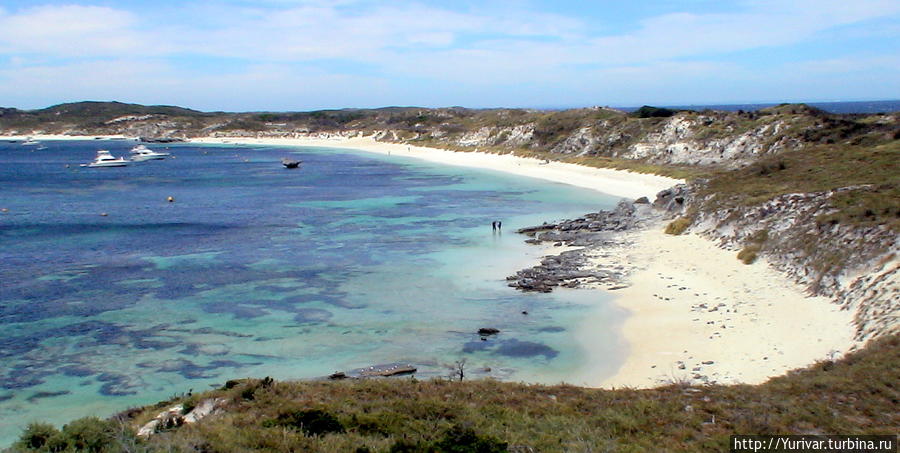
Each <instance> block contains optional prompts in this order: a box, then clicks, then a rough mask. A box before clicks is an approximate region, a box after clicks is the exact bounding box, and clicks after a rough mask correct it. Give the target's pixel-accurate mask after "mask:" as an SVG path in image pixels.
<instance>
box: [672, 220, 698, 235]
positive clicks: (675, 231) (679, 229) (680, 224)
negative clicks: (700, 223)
mask: <svg viewBox="0 0 900 453" xmlns="http://www.w3.org/2000/svg"><path fill="white" fill-rule="evenodd" d="M693 222H694V219H691V218H690V217H679V218H677V219H675V220H673V221H672V222H670V223H669V224H668V225H666V234H671V235H674V236H678V235H679V234H681V233H684V232H685V230H687V229H688V227H689V226H691V223H693Z"/></svg>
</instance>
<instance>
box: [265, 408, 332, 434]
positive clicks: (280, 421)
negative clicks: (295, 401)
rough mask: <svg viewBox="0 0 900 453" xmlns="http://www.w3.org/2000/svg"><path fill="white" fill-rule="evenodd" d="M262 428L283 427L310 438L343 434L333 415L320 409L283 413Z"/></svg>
mask: <svg viewBox="0 0 900 453" xmlns="http://www.w3.org/2000/svg"><path fill="white" fill-rule="evenodd" d="M263 426H264V427H273V426H284V427H287V428H294V429H298V430H300V431H303V432H304V433H306V434H309V435H311V436H319V435H322V434H328V433H342V432H344V425H343V424H341V422H340V420H338V419H337V417H335V416H334V415H331V414H329V413H328V412H325V411H323V410H320V409H308V410H299V411H291V412H284V413H281V414H279V415H278V417H277V418H274V419H269V420H266V421H265V422H263Z"/></svg>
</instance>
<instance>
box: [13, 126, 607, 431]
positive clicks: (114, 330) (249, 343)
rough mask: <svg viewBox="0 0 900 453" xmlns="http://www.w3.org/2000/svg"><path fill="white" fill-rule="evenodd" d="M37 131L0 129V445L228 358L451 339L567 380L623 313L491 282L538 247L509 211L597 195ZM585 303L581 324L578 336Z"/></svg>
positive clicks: (347, 154)
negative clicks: (120, 162)
mask: <svg viewBox="0 0 900 453" xmlns="http://www.w3.org/2000/svg"><path fill="white" fill-rule="evenodd" d="M44 145H45V146H46V147H47V149H43V150H38V149H36V147H33V146H22V145H20V144H11V143H0V208H6V209H8V211H7V212H4V213H0V282H2V285H0V327H2V330H0V382H2V384H0V442H2V443H3V444H7V443H8V442H10V441H12V440H13V439H14V437H15V436H16V435H17V433H18V432H19V430H20V429H21V428H22V427H23V426H24V425H25V424H26V423H27V422H28V421H32V420H47V421H51V422H54V423H62V422H64V421H66V420H69V419H71V418H74V417H79V416H83V415H88V414H96V415H100V416H105V415H109V414H111V413H113V412H115V411H117V410H121V409H123V408H125V407H128V406H129V405H138V404H148V403H152V402H155V401H158V400H160V399H164V398H167V397H169V396H172V395H173V394H176V393H181V392H186V391H188V389H194V390H195V391H200V390H205V389H207V388H209V387H210V386H214V385H220V384H221V383H223V382H224V381H225V380H227V379H232V378H238V377H245V376H257V377H260V376H266V375H268V376H273V377H275V378H278V379H288V378H305V377H316V376H323V375H327V374H329V373H332V372H334V371H337V370H351V369H356V368H361V367H365V366H369V365H374V364H383V363H392V362H408V363H413V364H415V365H417V366H418V367H419V369H420V373H421V374H423V375H426V376H427V375H447V374H449V372H450V371H449V370H448V369H447V368H446V365H447V364H450V363H453V362H454V361H455V360H459V359H462V358H466V359H467V362H468V369H469V370H470V374H472V375H484V376H494V377H498V378H502V379H508V380H517V381H528V382H546V383H553V382H560V381H566V382H570V383H576V384H577V383H580V382H583V381H584V380H586V379H588V378H590V377H591V376H588V373H597V372H600V373H608V374H611V373H612V372H613V371H614V370H615V368H616V366H617V365H618V364H619V361H620V356H621V352H620V351H621V348H620V346H621V345H620V342H619V339H618V337H617V335H616V329H617V326H618V324H619V323H620V321H621V319H622V316H623V315H622V313H621V311H620V310H618V309H617V308H615V307H614V306H612V305H611V304H609V303H608V298H607V297H606V295H605V294H603V293H601V292H598V291H590V292H588V291H557V292H554V293H552V294H523V293H520V292H517V291H515V290H513V289H511V288H508V287H506V284H505V277H506V276H507V275H510V274H512V273H514V272H515V271H516V270H518V269H520V268H524V267H527V266H530V265H533V264H534V262H535V260H536V259H537V257H539V255H540V249H539V248H537V247H534V246H528V245H526V244H524V242H523V240H524V239H525V238H524V237H522V236H520V235H516V234H515V233H514V231H515V229H516V228H519V227H522V226H525V225H531V224H535V223H540V222H542V221H545V220H553V219H557V218H562V217H572V216H578V215H580V214H583V213H585V212H589V211H594V210H598V209H604V208H608V207H610V206H612V205H613V204H614V203H615V202H616V201H617V199H616V198H614V197H610V196H604V195H602V194H598V193H597V192H593V191H588V190H583V189H578V188H573V187H569V186H565V185H561V184H553V183H546V182H542V181H538V180H533V179H528V178H522V177H516V176H510V175H506V174H502V173H498V172H490V171H479V170H473V169H466V168H456V167H449V166H438V165H434V164H429V163H424V162H421V161H416V160H413V159H405V158H398V157H391V156H380V155H373V154H367V153H364V152H355V151H346V150H334V149H322V148H273V147H224V146H197V145H177V146H171V147H170V148H171V149H170V150H169V151H170V152H172V153H173V155H174V156H175V157H174V158H171V159H167V160H165V161H150V162H144V163H139V164H133V165H131V166H129V167H125V168H105V169H102V168H101V169H87V168H79V167H78V164H79V163H82V162H88V161H90V160H91V158H92V157H93V155H94V152H95V151H96V149H97V148H99V147H101V146H102V147H105V148H108V149H110V150H111V151H112V152H113V154H114V155H120V154H125V153H126V152H127V150H128V149H129V148H130V147H131V146H132V145H133V143H129V142H124V141H118V142H117V141H102V142H99V141H87V142H45V143H44ZM162 147H163V146H161V145H160V146H156V147H151V148H162ZM285 156H293V157H296V158H299V159H301V160H303V162H304V163H303V167H302V168H301V169H299V170H285V169H283V168H282V167H281V165H280V163H279V161H280V159H281V158H282V157H285ZM67 166H68V167H67ZM169 196H172V197H174V198H175V202H174V203H168V202H167V201H166V198H167V197H169ZM101 213H106V214H107V215H106V216H101ZM495 219H500V220H502V221H503V232H502V233H493V232H492V231H491V227H490V224H491V221H493V220H495ZM523 310H527V311H528V312H529V314H528V315H527V316H525V315H522V314H521V312H522V311H523ZM588 318H590V319H600V320H602V321H603V324H602V325H593V326H591V327H590V329H591V332H588V333H589V335H586V334H585V332H587V328H586V326H585V325H584V323H585V322H586V319H588ZM479 327H497V328H499V329H501V330H502V333H501V334H500V335H499V336H498V337H497V338H493V339H490V340H489V341H481V340H480V338H479V337H478V336H477V335H476V334H475V333H474V332H475V331H476V330H477V329H478V328H479ZM586 336H590V337H591V338H592V341H594V342H595V343H594V344H591V345H586V344H584V341H583V338H585V337H586ZM587 346H590V347H591V349H592V351H593V353H592V355H591V356H588V354H586V349H585V348H586V347H587ZM591 357H605V358H604V359H603V360H602V363H601V366H600V367H599V368H598V367H597V366H596V361H594V363H593V364H589V363H588V362H589V359H590V358H591ZM485 367H490V369H491V371H490V372H484V371H482V370H483V369H484V368H485ZM598 369H599V370H600V371H597V370H598Z"/></svg>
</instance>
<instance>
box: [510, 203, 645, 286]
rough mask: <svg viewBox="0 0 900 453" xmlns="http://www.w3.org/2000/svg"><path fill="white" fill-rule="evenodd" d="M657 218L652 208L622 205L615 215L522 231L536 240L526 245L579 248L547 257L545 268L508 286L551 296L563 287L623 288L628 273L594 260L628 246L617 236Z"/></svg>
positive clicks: (539, 267) (527, 271)
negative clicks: (555, 290) (615, 249)
mask: <svg viewBox="0 0 900 453" xmlns="http://www.w3.org/2000/svg"><path fill="white" fill-rule="evenodd" d="M655 218H658V214H657V213H656V212H655V210H654V209H653V208H652V207H651V206H650V205H649V204H643V203H639V204H636V203H633V202H629V201H622V202H620V203H619V204H618V205H617V206H616V208H615V209H613V210H611V211H600V212H595V213H590V214H586V215H585V216H584V217H580V218H577V219H572V220H563V221H560V222H557V223H552V224H550V223H545V224H543V225H537V226H533V227H527V228H521V229H519V230H518V231H517V232H518V233H521V234H525V235H528V236H531V237H532V239H528V240H527V241H526V242H529V243H532V244H540V243H543V242H549V243H553V244H554V245H560V246H562V245H565V246H570V247H579V248H578V249H575V250H567V251H564V252H562V253H560V254H558V255H551V256H546V257H544V258H543V259H542V260H541V264H539V265H537V266H534V267H531V268H528V269H523V270H521V271H519V272H517V273H516V274H515V275H511V276H509V277H507V278H506V280H507V282H508V285H509V286H510V287H513V288H516V289H519V290H521V291H536V292H550V291H552V290H553V288H556V287H560V286H562V287H568V288H575V287H579V286H583V285H598V284H600V285H604V284H605V285H607V286H610V287H614V286H619V285H621V284H622V279H623V278H624V277H625V272H624V270H623V269H621V268H613V267H601V266H600V265H598V264H597V263H596V261H595V260H594V257H595V255H596V254H597V251H598V250H610V249H614V248H616V247H619V246H622V245H623V244H624V243H623V242H622V238H621V237H620V236H619V235H617V233H622V232H625V231H628V230H631V229H633V228H635V227H637V226H639V225H640V224H642V223H644V222H649V221H651V220H653V219H655Z"/></svg>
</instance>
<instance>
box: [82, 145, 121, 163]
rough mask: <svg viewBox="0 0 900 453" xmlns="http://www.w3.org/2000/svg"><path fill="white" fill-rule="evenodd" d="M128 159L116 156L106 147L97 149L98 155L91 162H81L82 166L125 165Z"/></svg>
mask: <svg viewBox="0 0 900 453" xmlns="http://www.w3.org/2000/svg"><path fill="white" fill-rule="evenodd" d="M126 165H128V161H127V160H125V159H124V158H122V157H114V156H113V155H112V154H110V153H109V151H107V150H105V149H100V150H97V157H95V158H94V161H93V162H91V163H89V164H81V166H82V167H91V168H94V167H124V166H126Z"/></svg>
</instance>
